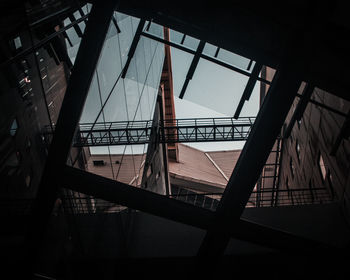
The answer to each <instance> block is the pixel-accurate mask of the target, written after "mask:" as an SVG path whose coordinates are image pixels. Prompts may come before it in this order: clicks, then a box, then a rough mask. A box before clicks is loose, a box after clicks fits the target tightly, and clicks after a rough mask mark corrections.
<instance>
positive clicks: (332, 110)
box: [296, 94, 347, 118]
mask: <svg viewBox="0 0 350 280" xmlns="http://www.w3.org/2000/svg"><path fill="white" fill-rule="evenodd" d="M296 96H297V97H300V98H301V97H302V95H301V94H297V95H296ZM309 102H310V103H311V104H314V105H316V106H318V107H320V108H323V109H326V110H328V111H330V112H332V113H334V114H337V115H339V116H342V117H345V118H346V117H347V114H346V113H344V112H341V111H338V110H337V109H334V108H332V107H329V106H327V105H326V104H323V103H321V102H318V101H316V100H314V99H310V100H309Z"/></svg>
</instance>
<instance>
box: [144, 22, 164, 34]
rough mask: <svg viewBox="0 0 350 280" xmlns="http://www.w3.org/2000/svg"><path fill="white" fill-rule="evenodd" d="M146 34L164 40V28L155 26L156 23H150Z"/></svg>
mask: <svg viewBox="0 0 350 280" xmlns="http://www.w3.org/2000/svg"><path fill="white" fill-rule="evenodd" d="M146 26H147V24H146ZM146 32H148V33H150V34H152V35H154V36H157V37H159V38H164V27H163V26H161V25H159V24H157V23H154V22H152V23H151V26H150V28H149V30H148V31H146Z"/></svg>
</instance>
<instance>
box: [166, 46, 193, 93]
mask: <svg viewBox="0 0 350 280" xmlns="http://www.w3.org/2000/svg"><path fill="white" fill-rule="evenodd" d="M171 55H172V61H171V62H172V67H173V81H174V95H176V96H179V94H180V92H181V89H182V86H183V84H184V82H185V79H186V75H187V72H188V69H189V68H190V65H191V62H192V59H193V55H192V54H189V53H186V52H183V51H180V50H178V49H176V48H171Z"/></svg>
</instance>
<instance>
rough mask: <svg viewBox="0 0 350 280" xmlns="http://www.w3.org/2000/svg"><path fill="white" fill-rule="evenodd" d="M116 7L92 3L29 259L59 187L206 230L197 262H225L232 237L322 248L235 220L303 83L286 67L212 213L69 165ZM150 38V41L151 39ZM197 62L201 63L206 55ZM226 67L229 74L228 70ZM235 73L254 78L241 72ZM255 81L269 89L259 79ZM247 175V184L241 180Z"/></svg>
mask: <svg viewBox="0 0 350 280" xmlns="http://www.w3.org/2000/svg"><path fill="white" fill-rule="evenodd" d="M118 2H119V1H117V0H105V1H98V2H97V1H96V2H95V3H94V5H93V8H92V11H91V13H90V16H89V21H88V23H87V25H86V29H85V33H84V36H83V38H82V41H81V44H80V48H79V51H78V55H77V58H76V61H75V66H74V68H73V71H72V75H71V78H70V81H69V84H68V87H67V90H66V94H65V98H64V101H63V104H62V108H61V112H60V115H59V119H58V122H57V126H56V130H55V133H54V137H53V140H52V143H51V147H50V151H49V155H48V158H47V162H46V166H45V169H44V174H43V176H42V179H41V183H40V186H39V191H38V195H37V199H36V201H35V203H34V207H33V220H32V221H31V223H30V225H31V228H30V231H29V234H28V245H29V253H31V254H34V255H36V253H38V249H39V245H40V241H41V238H42V236H43V234H44V231H45V227H46V225H47V223H48V220H49V217H50V214H51V212H52V209H53V205H54V202H55V200H56V198H57V192H58V190H59V188H61V187H64V188H69V189H71V190H74V191H78V192H81V193H85V194H87V195H93V196H95V197H97V198H101V199H105V200H108V201H111V202H115V203H119V204H122V205H125V206H128V207H130V208H134V209H138V210H141V211H145V212H147V213H151V214H154V215H158V216H161V217H164V218H167V219H171V220H174V221H177V222H181V223H185V224H189V225H192V226H195V227H199V228H202V229H206V230H208V232H207V235H206V238H205V240H204V242H203V244H202V246H201V249H200V252H199V255H200V256H220V255H222V253H223V251H224V249H225V247H226V245H227V242H228V240H229V238H230V237H234V238H238V239H242V240H245V241H249V242H253V243H256V244H260V245H263V246H271V247H273V248H278V249H282V250H284V249H287V250H291V251H295V250H304V249H306V248H308V249H310V248H315V247H320V246H321V245H320V243H318V242H315V241H312V240H308V239H305V238H302V237H297V236H294V235H292V234H288V233H285V232H282V231H278V230H273V229H270V228H268V227H265V226H261V225H258V224H255V223H251V222H248V221H245V220H242V219H241V218H240V216H241V214H242V211H243V209H244V207H245V205H246V203H247V202H248V200H249V197H250V195H251V192H252V190H253V187H254V184H255V182H256V181H257V179H258V177H259V175H260V172H261V169H262V168H263V166H264V164H265V162H266V159H267V157H268V155H269V153H270V151H271V148H272V146H273V144H274V141H275V140H276V138H277V136H278V133H279V132H280V128H281V126H282V123H283V121H284V119H285V116H286V115H287V113H288V110H289V108H290V105H291V104H292V102H293V99H294V96H295V93H296V91H297V89H298V87H299V85H300V81H299V80H298V79H297V77H295V76H294V75H293V73H294V72H293V71H291V70H290V69H289V67H288V65H289V64H290V62H288V63H286V62H284V63H282V64H281V66H280V68H279V69H278V71H277V73H276V75H275V78H274V80H273V82H272V84H271V87H270V89H269V92H268V94H267V97H266V98H265V101H264V103H263V105H262V107H261V109H260V111H259V114H258V117H257V119H256V121H255V123H254V125H253V127H252V131H251V133H250V134H249V137H248V140H247V143H246V145H245V147H244V149H243V151H242V153H241V156H240V158H239V160H238V162H237V165H236V168H235V169H234V172H233V174H232V176H231V178H230V180H229V183H228V185H227V187H226V189H225V192H224V194H223V197H222V199H221V201H220V203H219V207H218V209H217V211H216V212H215V213H213V212H211V211H209V210H206V209H202V208H200V207H196V206H193V205H188V204H186V203H183V202H181V201H176V200H173V199H170V198H167V197H164V196H161V195H158V194H155V193H151V192H148V191H145V190H142V189H139V188H134V187H130V186H129V185H126V184H122V183H120V182H116V181H113V180H110V179H107V178H103V177H100V176H97V175H94V174H91V173H88V172H85V171H81V170H78V169H74V168H72V167H68V166H67V165H66V161H67V157H68V154H69V151H70V148H71V143H72V140H73V137H74V133H75V130H76V128H77V125H78V122H79V119H80V115H81V112H82V109H83V105H84V102H85V99H86V96H87V94H88V90H89V86H90V83H91V80H92V77H93V74H94V72H95V68H96V65H97V62H98V59H99V55H100V52H101V50H102V47H103V43H104V39H105V36H106V34H107V31H108V27H109V24H110V22H111V20H112V17H113V13H114V10H115V8H116V5H117V3H118ZM142 35H145V33H142ZM145 36H146V35H145ZM147 37H150V36H149V34H148V35H147ZM158 39H159V38H157V40H158ZM158 41H159V40H158ZM163 41H165V40H163ZM164 43H169V42H164ZM169 44H170V43H169ZM135 48H136V46H135ZM200 57H202V58H206V56H204V55H203V54H202V55H201V56H200ZM209 60H213V59H212V58H210V59H209ZM214 60H215V59H214ZM218 64H220V63H218ZM291 64H292V63H291ZM225 65H226V64H225ZM225 67H227V68H232V67H231V66H229V67H228V65H226V66H225ZM126 69H127V68H126ZM232 69H233V70H234V69H236V68H235V67H233V68H232ZM236 70H237V69H236ZM238 72H241V73H242V74H243V73H244V74H245V75H247V76H250V75H251V74H249V73H247V72H245V71H243V70H240V69H239V70H238ZM125 73H126V71H125ZM257 80H261V81H264V82H267V81H265V80H264V79H261V78H257ZM281 92H283V94H281ZM248 173H249V176H246V174H248ZM31 260H32V261H34V260H35V258H32V257H31Z"/></svg>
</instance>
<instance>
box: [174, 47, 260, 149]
mask: <svg viewBox="0 0 350 280" xmlns="http://www.w3.org/2000/svg"><path fill="white" fill-rule="evenodd" d="M192 57H193V56H192V55H189V54H188V53H185V52H183V51H181V50H178V49H175V48H171V58H172V72H173V80H174V95H175V111H176V118H178V119H181V118H207V117H232V116H233V115H234V112H235V110H236V107H237V105H238V102H239V100H240V98H241V95H242V93H243V90H244V88H245V85H246V83H247V81H248V78H247V77H246V76H243V75H241V74H238V73H236V72H234V71H232V70H229V69H226V68H224V67H222V66H219V65H217V64H215V63H212V62H209V61H206V60H204V59H200V61H199V63H198V66H197V69H196V71H195V73H194V75H193V78H192V80H191V81H190V83H189V85H188V87H187V90H186V92H185V95H184V98H183V99H179V98H178V97H177V96H178V95H179V93H180V91H181V88H182V86H183V82H184V80H185V77H186V74H187V71H188V68H189V65H190V64H191V61H192ZM258 109H259V83H257V84H256V86H255V88H254V90H253V93H252V96H251V97H250V99H249V101H246V102H245V104H244V106H243V109H242V111H241V114H240V116H242V117H252V116H256V115H257V112H258ZM244 143H245V142H244V141H235V142H216V143H215V142H214V143H213V142H209V143H190V144H187V145H189V146H192V147H194V148H197V149H199V150H203V151H218V150H235V149H242V148H243V146H244Z"/></svg>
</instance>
